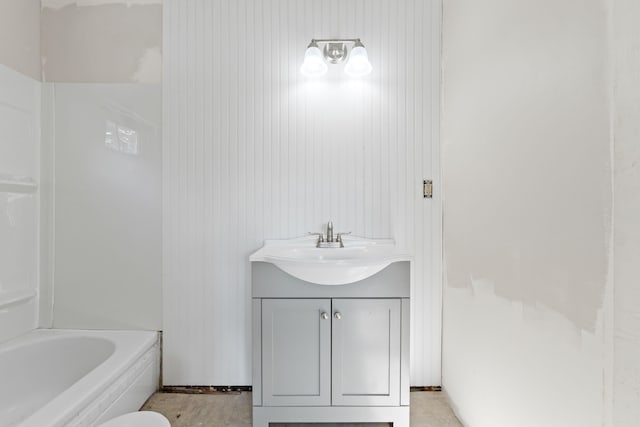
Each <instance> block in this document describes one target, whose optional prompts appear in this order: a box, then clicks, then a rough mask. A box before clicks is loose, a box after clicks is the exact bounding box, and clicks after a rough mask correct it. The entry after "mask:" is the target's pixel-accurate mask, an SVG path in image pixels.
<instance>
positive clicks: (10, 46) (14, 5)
mask: <svg viewBox="0 0 640 427" xmlns="http://www.w3.org/2000/svg"><path fill="white" fill-rule="evenodd" d="M0 64H3V65H6V66H7V67H9V68H12V69H14V70H16V71H18V72H19V73H22V74H24V75H27V76H29V77H31V78H32V79H36V80H40V74H41V71H40V70H41V68H40V0H2V1H0Z"/></svg>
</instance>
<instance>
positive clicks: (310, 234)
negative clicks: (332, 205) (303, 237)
mask: <svg viewBox="0 0 640 427" xmlns="http://www.w3.org/2000/svg"><path fill="white" fill-rule="evenodd" d="M307 233H308V234H309V236H318V242H324V234H323V233H312V232H310V231H308V232H307Z"/></svg>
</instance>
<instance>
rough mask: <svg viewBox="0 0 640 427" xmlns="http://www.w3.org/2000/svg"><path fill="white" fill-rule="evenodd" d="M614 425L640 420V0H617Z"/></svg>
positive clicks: (619, 426) (626, 426)
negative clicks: (639, 261)
mask: <svg viewBox="0 0 640 427" xmlns="http://www.w3.org/2000/svg"><path fill="white" fill-rule="evenodd" d="M612 15H613V38H612V42H613V44H612V47H613V52H612V55H613V56H612V59H613V67H614V74H613V76H614V84H613V89H614V102H615V115H614V122H613V134H614V141H615V144H614V150H615V151H614V154H615V156H614V162H615V163H614V165H615V166H614V200H615V203H614V249H613V250H614V264H613V266H614V267H613V269H614V273H613V276H614V286H615V290H614V292H615V301H614V308H615V334H614V336H615V341H614V362H615V365H614V366H615V368H614V378H613V383H614V389H613V392H614V393H613V402H614V408H613V425H614V426H615V427H634V426H638V425H640V405H638V402H639V401H640V304H639V301H640V286H638V278H639V277H640V264H639V263H638V260H639V259H640V221H639V219H640V144H639V143H638V141H639V140H640V121H639V120H638V116H639V115H640V101H639V100H640V56H639V55H638V46H640V30H639V29H638V22H639V21H640V4H639V3H638V2H637V1H634V0H614V1H613V14H612Z"/></svg>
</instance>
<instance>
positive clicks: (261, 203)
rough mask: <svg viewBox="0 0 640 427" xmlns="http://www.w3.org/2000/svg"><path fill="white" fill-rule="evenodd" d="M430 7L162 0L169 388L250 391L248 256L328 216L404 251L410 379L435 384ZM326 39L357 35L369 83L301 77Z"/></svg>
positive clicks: (386, 1) (434, 77)
mask: <svg viewBox="0 0 640 427" xmlns="http://www.w3.org/2000/svg"><path fill="white" fill-rule="evenodd" d="M439 7H440V3H439V2H438V1H422V0H401V1H397V0H368V1H360V0H344V1H331V0H313V1H311V0H309V1H287V0H267V1H264V0H238V1H236V0H216V1H210V0H187V1H185V0H169V1H165V3H164V10H165V21H164V22H165V31H164V36H165V40H164V58H165V60H164V67H165V68H164V70H163V81H164V97H165V100H164V105H165V110H164V119H165V120H164V123H165V126H166V127H165V132H164V135H165V139H164V147H163V149H164V168H163V192H164V197H163V203H164V209H163V214H164V233H163V240H164V243H163V244H164V255H163V269H164V270H163V279H164V297H163V299H164V308H163V315H164V318H163V325H164V354H165V359H164V381H165V384H167V385H185V384H214V385H220V384H233V385H248V384H250V383H251V343H250V336H251V335H250V327H251V322H250V319H251V314H250V313H251V307H250V277H249V262H248V257H249V254H250V253H252V252H254V251H255V250H256V249H258V248H259V247H260V246H261V245H262V243H263V241H264V240H265V239H282V238H291V237H297V236H302V235H305V234H306V233H307V232H308V231H317V230H320V229H322V227H323V224H324V225H325V226H326V221H327V219H332V220H333V222H334V224H336V226H337V227H338V226H339V227H340V229H336V230H335V231H336V232H339V231H352V232H353V234H354V235H359V236H365V237H378V238H384V237H393V238H395V239H396V241H397V243H398V245H399V246H400V247H401V248H402V249H403V250H405V251H407V252H409V253H411V254H412V255H414V257H415V259H416V264H415V269H414V270H413V288H412V295H411V300H412V302H414V303H415V304H414V306H413V307H412V309H411V313H412V319H411V322H412V323H411V333H412V338H411V342H412V344H413V347H412V349H411V352H412V357H411V360H412V365H411V375H412V379H411V382H412V384H413V385H418V386H423V385H439V381H440V281H439V278H440V267H439V266H440V252H439V238H438V236H439V229H440V226H439V221H440V214H439V212H438V203H439V199H438V197H439V196H440V191H439V179H438V178H439V174H438V169H437V160H438V158H439V154H438V149H437V147H438V144H437V135H438V106H439V97H438V82H439V23H440V12H439ZM329 37H339V38H353V37H360V38H361V39H362V41H363V42H364V43H365V45H366V47H367V52H368V55H369V61H370V62H371V64H372V66H373V71H372V73H371V74H370V75H368V76H366V77H364V78H360V79H357V78H356V79H354V78H350V77H348V76H345V74H344V73H343V67H342V66H332V67H330V69H329V71H328V73H327V74H326V75H324V76H323V77H322V78H320V79H309V78H306V77H304V76H303V75H302V74H301V73H300V65H301V64H302V61H303V56H304V52H305V48H306V46H307V45H308V44H309V41H310V40H311V39H312V38H329ZM425 178H426V179H431V178H433V179H434V180H435V189H436V190H435V195H436V198H434V199H433V200H428V199H424V198H423V197H422V181H423V179H425Z"/></svg>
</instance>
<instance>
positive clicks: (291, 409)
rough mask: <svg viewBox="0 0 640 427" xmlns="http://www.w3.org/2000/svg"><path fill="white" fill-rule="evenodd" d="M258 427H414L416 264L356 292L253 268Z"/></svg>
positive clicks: (390, 270)
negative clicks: (295, 426)
mask: <svg viewBox="0 0 640 427" xmlns="http://www.w3.org/2000/svg"><path fill="white" fill-rule="evenodd" d="M252 280H253V282H252V294H253V295H252V296H253V346H254V347H253V425H254V427H268V425H269V423H368V422H388V423H389V422H390V423H393V424H394V425H395V426H402V427H405V426H406V427H408V426H409V262H397V263H392V264H391V265H389V266H388V267H387V268H385V269H384V270H382V271H380V272H379V273H377V274H375V275H373V276H371V277H369V278H367V279H365V280H362V281H359V282H356V283H351V284H347V285H337V286H327V285H318V284H313V283H309V282H305V281H302V280H300V279H297V278H295V277H293V276H290V275H288V274H287V273H285V272H283V271H282V270H280V269H278V268H277V267H276V266H274V265H273V264H270V263H266V262H253V263H252Z"/></svg>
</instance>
